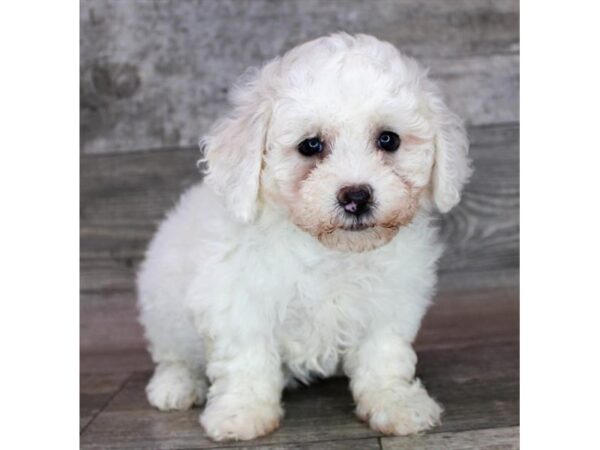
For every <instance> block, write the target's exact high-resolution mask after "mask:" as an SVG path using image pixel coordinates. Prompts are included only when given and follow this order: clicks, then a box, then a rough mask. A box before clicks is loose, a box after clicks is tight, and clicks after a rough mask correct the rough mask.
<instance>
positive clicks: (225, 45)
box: [80, 0, 519, 153]
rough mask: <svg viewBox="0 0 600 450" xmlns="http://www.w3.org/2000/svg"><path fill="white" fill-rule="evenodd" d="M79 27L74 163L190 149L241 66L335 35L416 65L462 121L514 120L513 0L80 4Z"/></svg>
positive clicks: (515, 14)
mask: <svg viewBox="0 0 600 450" xmlns="http://www.w3.org/2000/svg"><path fill="white" fill-rule="evenodd" d="M80 25H81V49H80V56H81V70H80V71H81V107H80V111H81V143H82V151H83V152H84V153H104V152H112V151H131V150H136V149H145V148H162V147H172V146H188V145H195V143H196V142H197V140H198V136H199V135H200V134H202V133H204V132H206V130H207V128H208V126H209V125H210V124H211V123H212V122H213V121H214V120H215V119H216V118H217V117H218V116H219V115H221V114H222V112H223V110H224V108H225V104H226V98H227V92H228V89H229V87H230V86H231V85H232V84H233V83H234V81H235V79H236V78H237V77H238V76H239V75H240V74H242V73H243V71H244V70H245V69H246V68H247V67H249V66H256V65H260V64H262V63H264V62H265V61H267V60H269V59H271V58H273V57H274V56H277V55H280V54H282V53H283V52H285V51H286V50H288V49H290V48H292V47H293V46H295V45H297V44H299V43H302V42H304V41H306V40H309V39H312V38H315V37H318V36H322V35H326V34H329V33H331V32H333V31H336V30H346V31H348V32H350V33H354V32H361V33H365V32H366V33H370V34H374V35H375V36H378V37H380V38H382V39H384V40H389V41H390V42H392V43H394V44H395V45H397V46H398V47H399V48H401V49H402V50H403V51H405V52H406V53H407V54H410V55H413V56H416V57H418V58H419V59H420V60H421V61H423V63H424V64H425V65H427V66H429V67H430V68H431V74H432V76H433V77H434V78H436V79H439V80H440V81H441V83H442V85H443V86H444V92H445V93H446V95H447V97H448V101H449V103H450V104H451V105H452V106H453V107H454V108H456V110H457V112H458V113H460V114H461V115H463V116H464V118H465V119H466V120H467V122H468V123H471V124H483V123H497V122H504V121H515V120H518V92H517V91H518V73H519V69H518V57H517V56H516V52H518V48H519V6H518V1H516V0H502V1H479V0H461V1H459V2H447V1H445V0H427V1H422V2H413V1H408V0H402V1H393V0H378V1H370V2H363V1H361V0H349V1H348V0H333V1H327V2H322V1H318V0H308V1H305V0H288V1H285V2H279V1H264V0H263V1H250V2H249V1H244V2H236V1H231V0H228V1H225V2H222V1H219V2H212V1H208V0H206V1H201V0H198V1H186V2H157V1H148V2H134V1H131V0H130V1H121V0H105V1H102V2H99V1H94V0H86V1H83V2H82V5H81V13H80ZM490 55H493V56H492V57H489V56H490Z"/></svg>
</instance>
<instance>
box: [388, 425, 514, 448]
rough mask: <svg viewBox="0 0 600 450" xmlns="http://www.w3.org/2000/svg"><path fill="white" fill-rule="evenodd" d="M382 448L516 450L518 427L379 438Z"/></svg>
mask: <svg viewBox="0 0 600 450" xmlns="http://www.w3.org/2000/svg"><path fill="white" fill-rule="evenodd" d="M381 443H382V448H383V450H432V449H435V450H516V449H518V448H519V427H509V428H494V429H488V430H472V431H462V432H458V433H438V434H428V435H424V436H413V437H397V438H396V437H394V438H382V439H381Z"/></svg>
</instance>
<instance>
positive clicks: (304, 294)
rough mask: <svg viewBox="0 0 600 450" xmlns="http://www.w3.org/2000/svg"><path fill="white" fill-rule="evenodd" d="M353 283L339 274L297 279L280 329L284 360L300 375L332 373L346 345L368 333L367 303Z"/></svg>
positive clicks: (302, 376) (279, 335) (304, 377)
mask: <svg viewBox="0 0 600 450" xmlns="http://www.w3.org/2000/svg"><path fill="white" fill-rule="evenodd" d="M352 284H353V283H351V282H350V281H349V280H347V279H345V277H336V276H331V277H329V278H323V277H320V276H312V277H311V276H306V277H301V278H299V279H298V280H297V283H296V287H295V289H294V295H293V297H292V298H290V299H289V302H288V304H287V308H286V311H285V316H284V319H283V321H282V322H281V323H280V326H279V330H278V340H279V344H280V352H281V356H282V359H283V362H284V364H285V365H286V366H287V367H288V369H289V370H290V371H291V372H292V374H293V375H294V376H296V377H297V378H299V379H306V378H310V377H312V376H315V375H316V376H329V375H332V374H333V373H334V372H335V371H336V368H337V366H338V363H339V362H340V360H341V357H342V355H343V354H344V352H345V351H346V349H347V348H348V347H349V346H351V345H352V344H353V343H354V342H355V341H356V340H357V339H359V338H360V336H361V335H362V334H363V333H364V329H365V326H366V322H367V321H368V314H365V311H363V308H364V307H365V306H366V305H365V304H364V301H363V302H361V294H360V289H357V287H356V286H351V285H352Z"/></svg>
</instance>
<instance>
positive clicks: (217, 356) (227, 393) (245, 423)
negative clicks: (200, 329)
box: [200, 330, 283, 441]
mask: <svg viewBox="0 0 600 450" xmlns="http://www.w3.org/2000/svg"><path fill="white" fill-rule="evenodd" d="M238 333H239V334H238ZM233 334H236V336H235V337H233V336H227V337H226V336H220V337H216V339H214V340H213V342H212V349H211V351H210V352H209V353H210V354H209V361H208V367H207V375H208V377H209V378H210V380H211V381H212V385H211V387H210V390H209V393H208V402H207V405H206V408H205V410H204V412H203V413H202V415H201V416H200V423H201V424H202V426H203V427H204V429H205V430H206V433H207V434H208V435H209V436H210V437H211V438H212V439H214V440H216V441H223V440H248V439H254V438H256V437H259V436H263V435H265V434H268V433H270V432H271V431H273V430H275V429H276V428H277V427H278V426H279V421H280V419H281V417H282V416H283V409H282V408H281V404H280V398H281V391H282V389H283V374H282V371H281V365H280V360H279V355H278V354H277V352H276V349H275V348H274V347H273V345H272V340H271V339H269V337H268V336H263V335H260V334H255V333H244V332H240V331H239V330H236V332H235V333H233Z"/></svg>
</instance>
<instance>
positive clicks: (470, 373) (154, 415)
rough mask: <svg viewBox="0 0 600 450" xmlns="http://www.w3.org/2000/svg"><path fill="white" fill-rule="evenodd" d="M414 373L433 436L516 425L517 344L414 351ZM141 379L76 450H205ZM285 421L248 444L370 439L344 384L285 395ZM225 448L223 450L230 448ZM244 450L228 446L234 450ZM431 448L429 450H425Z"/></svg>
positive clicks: (195, 428) (189, 415)
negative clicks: (158, 407) (431, 409)
mask: <svg viewBox="0 0 600 450" xmlns="http://www.w3.org/2000/svg"><path fill="white" fill-rule="evenodd" d="M419 357H420V368H419V371H420V375H421V376H422V379H423V381H424V383H425V384H426V386H427V387H428V389H429V391H430V393H431V395H433V396H434V397H435V398H437V399H438V400H439V401H440V402H441V403H442V404H443V405H444V407H445V414H444V418H443V423H442V425H441V426H440V427H438V428H436V429H435V430H434V433H449V432H460V431H465V430H472V429H489V428H498V427H512V426H515V425H518V423H519V417H518V402H519V392H518V391H519V390H518V367H517V363H516V361H517V360H518V347H517V345H504V344H503V345H490V346H476V347H469V348H464V349H463V350H461V351H455V352H454V353H448V351H447V350H446V349H432V350H426V351H423V352H420V353H419ZM148 377H149V374H147V373H144V374H136V375H135V376H133V377H131V378H130V379H129V380H128V382H127V383H126V385H125V387H124V388H123V389H122V390H121V391H120V392H119V394H118V395H117V396H115V397H114V399H113V400H112V401H111V402H110V404H109V405H108V406H107V407H106V408H105V409H104V410H103V411H102V413H100V415H99V416H98V417H97V418H96V420H95V421H94V422H93V423H92V424H91V425H90V426H89V427H88V428H87V430H86V432H85V433H84V435H83V436H82V445H83V447H84V448H154V447H160V448H209V447H215V446H216V444H215V443H213V442H211V441H209V440H208V439H206V437H205V436H204V434H203V432H202V430H201V428H200V426H199V424H198V421H197V420H198V415H199V413H200V409H199V408H196V409H194V410H192V411H186V412H174V413H161V412H158V411H155V410H153V409H152V408H151V407H150V406H149V405H148V403H147V401H146V398H145V394H144V386H145V384H146V383H147V380H148ZM283 401H284V404H285V409H286V417H285V418H284V421H283V423H282V427H281V428H280V429H279V430H278V431H276V432H275V433H274V434H272V435H270V436H267V437H264V438H261V439H260V440H258V441H256V442H255V443H253V444H255V445H260V446H263V445H275V444H290V443H310V442H321V441H330V440H338V439H349V438H352V439H362V438H371V437H374V436H377V434H376V433H374V432H373V431H372V430H370V429H369V428H368V427H367V426H365V425H364V424H362V423H360V422H359V421H358V420H357V419H356V418H355V417H354V415H353V409H354V406H353V401H352V397H351V395H350V392H349V390H348V380H347V379H345V378H333V379H328V380H323V381H321V382H318V383H316V384H314V385H312V386H309V387H301V388H299V389H296V390H292V391H286V392H285V393H284V398H283ZM231 445H232V444H229V446H231ZM238 445H240V446H241V445H245V444H243V443H236V444H235V446H238ZM433 448H435V447H433Z"/></svg>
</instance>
